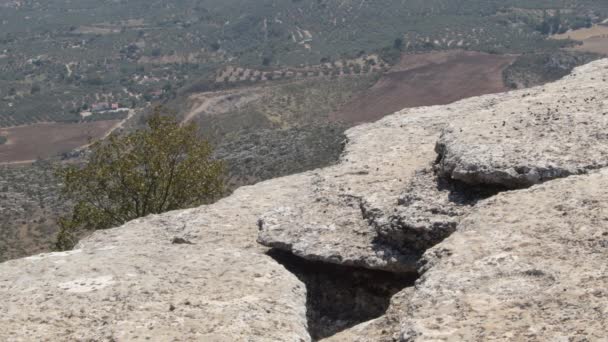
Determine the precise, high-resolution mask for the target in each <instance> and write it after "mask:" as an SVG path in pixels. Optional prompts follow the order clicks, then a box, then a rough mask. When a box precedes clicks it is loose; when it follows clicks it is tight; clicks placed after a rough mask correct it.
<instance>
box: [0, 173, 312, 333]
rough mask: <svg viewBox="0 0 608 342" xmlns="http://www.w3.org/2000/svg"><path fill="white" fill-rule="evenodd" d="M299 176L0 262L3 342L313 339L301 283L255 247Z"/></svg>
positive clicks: (240, 191)
mask: <svg viewBox="0 0 608 342" xmlns="http://www.w3.org/2000/svg"><path fill="white" fill-rule="evenodd" d="M298 179H300V177H299V176H295V177H291V178H289V179H283V180H277V181H275V182H273V183H261V184H259V185H257V186H253V187H246V188H242V189H240V190H238V191H237V192H236V193H235V194H234V195H232V196H231V197H229V198H226V199H224V200H222V201H220V202H218V203H216V204H214V205H211V206H208V207H201V208H198V209H192V210H185V211H176V212H171V213H167V214H163V215H159V216H151V217H147V218H144V219H140V220H136V221H133V222H130V223H128V224H126V225H124V226H123V227H120V228H116V229H111V230H106V231H97V232H95V233H94V234H93V235H92V236H91V237H89V238H87V239H85V240H84V241H82V242H81V243H80V244H79V246H78V247H77V249H75V250H73V251H69V252H64V253H51V254H43V255H37V256H32V257H29V258H25V259H21V260H14V261H9V262H6V263H3V264H0V303H2V304H1V305H0V340H2V341H46V340H49V341H66V340H87V341H88V340H91V341H110V340H117V341H140V340H141V341H145V340H152V341H171V340H180V341H226V342H228V341H230V342H232V341H245V340H247V341H268V342H270V341H310V336H309V333H308V328H307V318H306V288H305V286H304V284H303V283H302V282H301V281H300V280H298V279H297V278H296V276H294V275H293V274H292V273H290V272H289V271H287V270H286V269H285V268H284V267H283V266H281V265H280V264H278V263H277V262H276V261H275V260H274V259H272V258H271V257H269V256H267V255H266V254H265V253H264V252H265V250H263V249H261V248H259V247H258V246H257V245H256V244H255V234H256V229H255V220H256V218H257V216H258V215H260V214H261V212H262V211H264V210H268V209H269V208H268V203H269V202H268V197H267V195H265V194H272V198H273V201H271V203H274V201H276V200H278V201H280V200H281V199H282V197H284V196H287V197H292V196H293V195H294V194H293V191H294V190H295V189H297V188H298V186H299V185H300V181H299V180H298ZM274 186H277V188H276V189H272V188H273V187H274ZM254 199H255V200H254ZM239 209H240V210H239ZM175 241H188V242H189V243H174V242H175ZM278 327H280V328H278Z"/></svg>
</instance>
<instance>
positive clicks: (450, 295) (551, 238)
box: [401, 170, 608, 341]
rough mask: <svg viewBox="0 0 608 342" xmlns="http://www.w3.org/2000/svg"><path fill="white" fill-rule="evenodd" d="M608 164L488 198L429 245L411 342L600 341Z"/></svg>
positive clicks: (405, 317)
mask: <svg viewBox="0 0 608 342" xmlns="http://www.w3.org/2000/svg"><path fill="white" fill-rule="evenodd" d="M607 189H608V170H603V171H602V172H600V173H597V174H593V175H588V176H578V177H571V178H567V179H563V180H556V181H553V182H549V183H547V184H544V185H541V186H536V187H533V188H531V189H529V190H523V191H516V192H508V193H503V194H500V195H498V196H496V197H494V198H492V199H489V200H486V201H483V202H482V203H480V204H479V205H477V206H476V208H475V210H474V211H473V212H472V213H471V214H470V215H469V216H467V218H466V219H464V220H463V221H462V222H461V223H460V226H459V229H458V232H457V233H455V234H454V235H452V236H451V237H449V238H448V239H446V240H445V241H443V242H442V243H441V244H440V245H438V246H435V247H434V248H432V249H431V250H429V251H427V253H426V254H425V256H424V259H423V266H422V268H421V271H422V272H424V274H423V276H422V278H421V279H419V280H418V283H417V285H416V288H415V290H414V291H413V294H412V296H410V297H409V300H408V301H407V303H406V304H405V305H404V306H403V307H402V311H401V317H402V323H401V324H402V329H401V340H403V341H427V340H437V339H442V340H448V341H484V340H505V341H514V340H515V341H521V340H530V341H561V340H567V341H583V340H587V341H601V340H602V339H605V338H606V331H608V263H606V260H608V210H607V208H606V203H608V190H607Z"/></svg>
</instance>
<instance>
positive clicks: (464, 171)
mask: <svg viewBox="0 0 608 342" xmlns="http://www.w3.org/2000/svg"><path fill="white" fill-rule="evenodd" d="M605 68H606V66H605V62H600V63H591V64H588V65H586V66H582V67H580V68H577V69H576V71H575V73H574V74H572V75H569V76H566V77H565V78H564V79H563V80H561V81H559V82H556V83H551V84H548V85H545V86H543V87H538V88H533V89H531V90H529V91H527V90H524V91H519V92H515V93H513V95H517V96H516V97H515V98H513V99H511V100H507V101H500V102H497V103H493V104H491V105H489V106H487V107H486V108H479V110H477V111H474V112H471V113H470V116H468V118H467V120H454V121H452V122H451V123H450V125H449V127H448V128H446V130H445V131H444V132H443V134H442V135H441V138H440V139H439V141H438V143H437V152H438V153H439V155H440V161H439V169H440V171H441V173H442V174H443V175H445V176H448V177H451V178H453V179H456V180H460V181H463V182H466V183H469V184H489V185H501V186H505V187H508V188H512V189H517V188H523V187H528V186H531V185H533V184H538V183H542V182H544V181H547V180H551V179H555V178H561V177H566V176H569V175H576V174H583V173H587V172H588V171H590V170H595V169H598V168H601V167H605V166H607V165H608V133H607V132H608V79H607V76H606V74H607V71H606V70H605Z"/></svg>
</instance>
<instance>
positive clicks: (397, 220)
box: [367, 169, 493, 255]
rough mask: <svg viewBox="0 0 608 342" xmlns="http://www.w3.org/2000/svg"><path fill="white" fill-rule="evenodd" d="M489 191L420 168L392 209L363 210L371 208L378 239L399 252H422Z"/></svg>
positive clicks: (453, 225) (447, 232)
mask: <svg viewBox="0 0 608 342" xmlns="http://www.w3.org/2000/svg"><path fill="white" fill-rule="evenodd" d="M489 194H493V192H489V193H488V191H487V190H484V189H471V188H468V187H466V186H464V185H462V184H459V183H456V182H449V181H447V180H446V179H442V178H438V177H437V176H436V175H435V174H434V173H433V171H432V170H430V169H423V170H420V171H418V172H416V174H415V175H414V176H413V177H412V179H411V181H410V183H409V184H407V186H406V188H405V190H404V191H403V193H402V194H401V196H400V197H399V199H398V201H397V206H396V207H395V208H394V209H393V211H391V212H388V213H383V212H381V211H380V210H377V209H373V208H367V210H368V211H370V212H374V210H375V213H374V214H373V215H371V214H370V220H369V221H370V223H371V224H372V225H373V226H374V227H375V229H376V230H377V232H378V234H379V235H380V237H381V240H382V241H385V242H387V243H388V244H390V245H391V246H395V247H396V248H397V249H398V250H400V251H409V252H410V253H412V254H414V255H422V253H424V252H425V251H426V250H427V249H429V248H430V247H432V246H434V245H436V244H437V243H439V242H441V241H442V240H443V239H444V238H446V237H447V236H449V235H450V234H452V233H453V232H454V231H455V230H456V227H457V225H458V222H459V221H460V220H461V219H462V217H463V216H465V215H466V214H467V213H468V212H469V211H470V209H471V208H472V206H473V205H474V204H475V203H476V202H477V200H479V199H480V198H482V197H485V196H488V195H489Z"/></svg>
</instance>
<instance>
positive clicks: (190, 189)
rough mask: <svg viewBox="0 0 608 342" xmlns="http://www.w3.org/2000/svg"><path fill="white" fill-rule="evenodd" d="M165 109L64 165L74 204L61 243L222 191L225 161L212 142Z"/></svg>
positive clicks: (205, 200) (64, 246)
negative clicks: (214, 151) (80, 160)
mask: <svg viewBox="0 0 608 342" xmlns="http://www.w3.org/2000/svg"><path fill="white" fill-rule="evenodd" d="M162 112H163V110H162V109H161V108H157V109H156V110H155V113H154V115H153V116H152V117H151V118H150V119H149V120H148V121H147V126H148V127H147V129H142V130H138V131H135V132H133V133H130V134H127V135H122V136H119V135H111V136H110V137H109V138H108V139H106V140H105V141H99V142H95V143H94V144H93V145H92V146H91V155H90V158H89V160H88V163H87V164H85V165H81V166H68V167H65V168H63V169H61V170H60V171H59V175H60V177H61V178H62V179H63V183H64V184H63V193H64V195H65V196H66V197H67V198H69V199H71V200H72V201H73V202H74V204H75V206H74V209H73V211H72V213H71V215H69V216H65V217H62V218H60V219H59V226H60V230H59V233H58V236H57V241H56V248H57V249H59V250H66V249H70V248H72V247H73V246H74V244H75V243H76V239H77V237H78V236H79V235H80V233H82V232H83V231H85V230H95V229H106V228H111V227H116V226H119V225H121V224H123V223H125V222H127V221H130V220H133V219H135V218H138V217H143V216H146V215H149V214H158V213H162V212H166V211H170V210H175V209H182V208H187V207H193V206H197V205H201V204H204V203H208V202H210V201H213V200H214V199H215V198H217V197H218V196H219V195H220V194H221V193H222V190H223V178H222V175H223V172H224V165H223V163H222V162H220V161H216V160H213V159H212V158H211V154H212V149H211V146H210V145H209V143H208V142H207V141H205V140H202V139H200V138H199V136H198V134H197V129H196V126H195V125H194V124H187V125H180V124H179V123H178V122H177V121H176V120H175V119H174V118H172V117H169V116H164V115H163V113H162Z"/></svg>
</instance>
